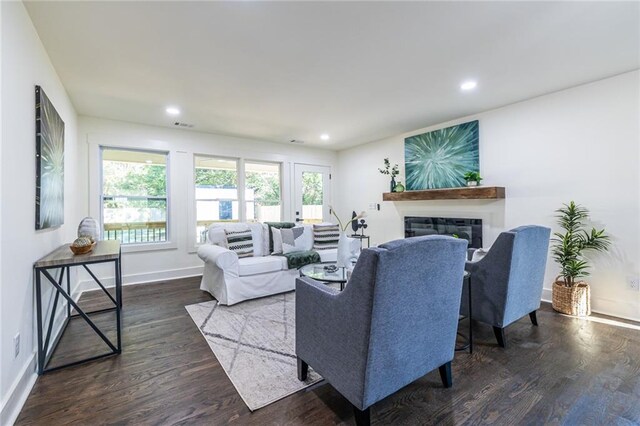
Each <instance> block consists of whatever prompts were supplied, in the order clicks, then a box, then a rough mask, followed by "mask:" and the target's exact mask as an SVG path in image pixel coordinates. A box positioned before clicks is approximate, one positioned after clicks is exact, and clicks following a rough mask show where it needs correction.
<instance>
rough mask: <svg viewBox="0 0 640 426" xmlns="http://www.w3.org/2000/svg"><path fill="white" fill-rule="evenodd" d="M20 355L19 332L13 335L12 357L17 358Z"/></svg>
mask: <svg viewBox="0 0 640 426" xmlns="http://www.w3.org/2000/svg"><path fill="white" fill-rule="evenodd" d="M18 355H20V333H18V334H16V335H15V336H13V357H14V358H18Z"/></svg>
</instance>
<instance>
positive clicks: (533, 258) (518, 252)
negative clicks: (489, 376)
mask: <svg viewBox="0 0 640 426" xmlns="http://www.w3.org/2000/svg"><path fill="white" fill-rule="evenodd" d="M550 233H551V230H550V229H549V228H545V227H543V226H536V225H527V226H520V227H518V228H514V229H512V230H510V231H506V232H502V233H501V234H500V235H499V236H498V238H497V239H496V241H495V243H493V245H492V246H491V249H490V250H489V252H488V253H487V254H486V256H485V257H484V258H483V259H482V260H480V261H478V262H472V263H469V264H468V265H467V269H468V270H469V271H470V272H471V282H472V284H471V285H472V286H473V300H474V303H473V317H474V318H476V319H479V320H480V321H483V322H486V323H488V324H491V325H493V326H496V327H506V326H507V325H509V324H511V323H512V322H513V321H516V320H518V319H520V318H521V317H523V316H524V315H526V314H528V313H529V312H532V311H535V310H536V309H538V308H539V307H540V299H541V298H542V284H543V280H544V271H545V266H546V262H547V252H548V249H549V235H550ZM464 309H466V308H463V310H464Z"/></svg>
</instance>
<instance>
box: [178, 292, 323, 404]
mask: <svg viewBox="0 0 640 426" xmlns="http://www.w3.org/2000/svg"><path fill="white" fill-rule="evenodd" d="M185 308H186V309H187V312H189V315H190V316H191V319H193V322H195V323H196V325H197V326H198V329H199V330H200V332H201V333H202V335H203V336H204V338H205V339H206V340H207V343H209V347H210V348H211V350H212V351H213V353H214V354H215V356H216V358H217V359H218V361H219V362H220V365H222V368H224V371H225V372H226V373H227V376H229V379H230V380H231V382H232V383H233V385H234V386H235V388H236V390H237V391H238V393H239V394H240V397H241V398H242V400H243V401H244V402H245V404H247V407H249V409H250V410H251V411H254V410H257V409H258V408H262V407H264V406H266V405H269V404H271V403H273V402H276V401H278V400H280V399H282V398H284V397H286V396H288V395H291V394H293V393H295V392H298V391H300V390H302V389H304V388H307V387H309V386H311V385H313V384H314V383H316V382H319V381H320V380H322V377H320V376H319V375H318V374H317V373H316V372H315V371H313V370H312V369H311V368H309V374H308V376H307V380H306V381H304V382H301V381H299V380H298V375H297V365H296V355H295V337H296V319H295V312H296V309H295V293H294V292H290V293H283V294H278V295H275V296H271V297H263V298H261V299H255V300H248V301H245V302H242V303H238V304H237V305H233V306H223V305H218V302H217V301H215V300H212V301H210V302H204V303H197V304H195V305H189V306H185Z"/></svg>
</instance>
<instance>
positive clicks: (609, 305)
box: [542, 288, 640, 322]
mask: <svg viewBox="0 0 640 426" xmlns="http://www.w3.org/2000/svg"><path fill="white" fill-rule="evenodd" d="M551 297H552V296H551V289H549V288H543V289H542V301H543V302H549V303H551ZM591 311H592V312H595V313H598V314H602V315H609V316H612V317H616V318H622V319H626V320H631V321H639V322H640V313H639V312H638V308H637V304H636V303H629V302H623V301H619V300H609V299H603V298H599V297H593V296H592V297H591Z"/></svg>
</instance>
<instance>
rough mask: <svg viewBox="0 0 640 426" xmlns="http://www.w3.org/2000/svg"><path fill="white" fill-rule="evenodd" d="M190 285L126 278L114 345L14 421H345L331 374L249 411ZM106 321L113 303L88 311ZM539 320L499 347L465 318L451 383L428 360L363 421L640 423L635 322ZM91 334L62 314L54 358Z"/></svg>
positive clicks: (59, 374) (53, 376) (546, 315)
mask: <svg viewBox="0 0 640 426" xmlns="http://www.w3.org/2000/svg"><path fill="white" fill-rule="evenodd" d="M198 285H199V278H190V279H183V280H176V281H169V282H165V283H158V284H149V285H137V286H130V287H125V288H124V290H123V292H124V302H125V306H124V312H123V320H124V334H123V345H124V351H123V353H122V355H120V356H115V357H111V358H106V359H102V360H99V361H95V362H92V363H88V364H84V365H80V366H76V367H72V368H68V369H64V370H60V371H56V372H52V373H48V374H46V375H44V376H41V377H39V378H38V381H37V383H36V385H35V387H34V389H33V391H32V392H31V395H30V396H29V399H28V400H27V402H26V404H25V406H24V408H23V410H22V412H21V414H20V417H19V418H18V421H17V424H18V425H27V424H41V425H61V424H84V425H94V424H135V425H145V424H152V425H159V424H199V425H200V424H206V425H221V424H228V423H230V424H238V425H240V424H255V425H298V424H305V425H332V424H349V425H350V424H354V420H353V413H352V411H351V409H350V405H349V403H348V402H347V401H346V400H345V399H344V398H342V397H341V396H340V395H339V394H338V393H337V392H336V391H335V390H334V389H333V388H332V387H331V386H330V385H324V386H317V387H315V388H312V389H311V390H307V391H301V392H298V393H297V394H295V395H292V396H289V397H287V398H285V399H283V400H281V401H279V402H277V403H275V404H272V405H269V406H267V407H265V408H262V409H260V410H258V411H256V412H255V413H251V412H250V411H249V410H248V409H247V407H246V406H245V405H244V403H243V402H242V400H241V399H240V397H239V396H238V394H237V393H236V391H235V389H234V387H233V385H232V384H231V382H230V381H229V379H228V378H227V376H226V375H225V373H224V371H223V370H222V368H221V367H220V365H219V364H218V362H217V361H216V359H215V357H214V355H213V353H212V352H211V350H210V349H209V347H208V345H207V343H206V342H205V340H204V338H203V337H202V335H201V334H200V333H199V331H198V329H197V328H196V326H195V325H194V324H193V322H192V321H191V318H190V317H189V315H188V314H187V312H186V310H185V309H184V306H185V305H188V304H192V303H198V302H202V301H206V300H211V297H210V296H209V295H208V294H206V293H204V292H201V291H200V290H199V289H198ZM105 299H106V297H105V296H104V295H102V296H100V294H99V293H97V292H93V293H88V294H85V295H83V298H82V300H81V304H82V306H84V307H88V308H89V309H93V308H95V307H98V306H100V305H101V304H102V303H103V302H104V300H105ZM600 318H603V317H600ZM596 319H597V318H596ZM609 319H610V318H609ZM606 320H607V318H605V321H606ZM112 322H113V314H101V315H100V316H99V317H98V323H99V324H103V323H104V324H107V323H108V324H111V323H112ZM538 322H539V324H540V326H539V327H533V326H532V325H531V323H530V321H529V317H528V316H527V317H525V318H523V319H521V320H520V321H518V322H517V323H515V324H513V325H512V326H510V327H508V329H507V341H508V343H507V344H508V346H507V349H506V350H504V349H501V348H499V347H498V346H497V344H496V342H495V339H494V336H493V331H492V329H491V327H489V326H485V325H482V324H475V326H474V334H475V339H474V340H475V347H474V349H475V350H474V353H473V355H469V354H468V353H465V352H462V353H457V354H456V357H455V360H454V361H453V387H452V388H450V389H444V388H443V387H442V384H441V382H440V377H439V375H438V371H437V370H436V371H433V372H431V373H429V374H427V375H426V376H424V377H423V378H421V379H420V380H418V381H416V382H414V383H412V384H410V385H409V386H407V387H406V388H404V389H402V390H401V391H399V392H397V393H396V394H394V395H392V396H390V397H388V398H386V399H384V400H383V401H380V402H378V403H377V404H375V405H374V406H373V407H372V412H371V417H372V423H373V424H394V425H395V424H402V425H417V424H425V425H426V424H445V425H456V424H504V425H513V424H525V425H529V424H531V425H538V424H567V425H578V424H588V425H593V424H619V425H629V424H640V331H639V327H638V324H637V323H632V322H629V321H627V322H624V324H623V325H626V326H617V325H611V324H603V323H600V322H597V321H590V320H579V319H574V318H569V317H565V316H562V315H558V314H556V313H554V312H553V311H552V310H551V309H550V307H549V306H548V305H545V306H543V308H542V309H541V310H540V311H539V312H538ZM462 326H463V327H464V328H463V330H465V329H466V326H465V325H464V324H463V325H462ZM105 327H106V326H105ZM111 327H112V326H111ZM112 328H113V327H112ZM112 335H113V334H111V336H112ZM92 339H94V338H93V337H92V335H91V330H90V329H89V328H88V326H86V325H83V322H82V321H81V320H74V321H72V322H71V324H70V326H69V327H68V329H67V332H66V333H65V334H64V336H63V337H62V340H63V341H62V342H61V344H60V349H59V351H58V352H59V353H57V354H56V361H57V362H63V361H65V360H67V359H71V358H72V357H74V356H77V355H79V354H80V355H86V354H88V353H97V352H95V349H94V350H93V352H92V351H91V350H88V349H83V348H87V347H88V346H91V345H90V344H91V343H92V342H94V341H95V340H92ZM103 348H104V346H102V347H99V350H101V349H103Z"/></svg>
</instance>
